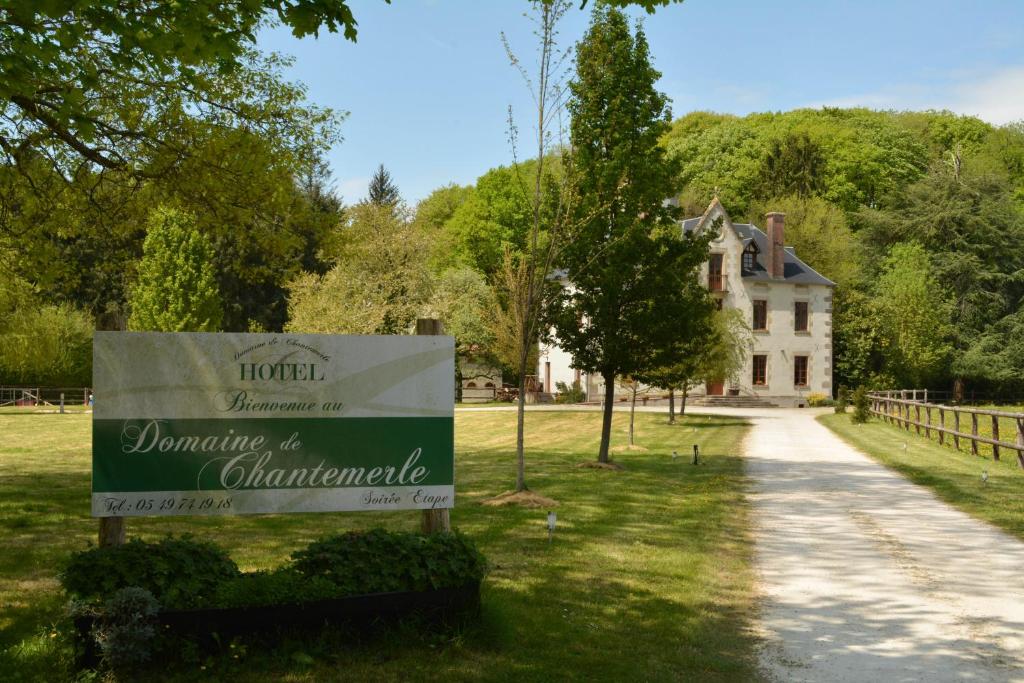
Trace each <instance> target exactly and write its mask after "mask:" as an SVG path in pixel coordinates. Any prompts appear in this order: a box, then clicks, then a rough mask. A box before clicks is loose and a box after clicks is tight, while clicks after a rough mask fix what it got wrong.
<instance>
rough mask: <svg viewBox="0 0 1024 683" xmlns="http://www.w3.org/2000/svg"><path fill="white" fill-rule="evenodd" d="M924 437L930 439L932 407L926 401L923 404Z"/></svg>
mask: <svg viewBox="0 0 1024 683" xmlns="http://www.w3.org/2000/svg"><path fill="white" fill-rule="evenodd" d="M924 438H926V439H928V440H929V441H931V440H932V407H931V406H930V405H928V404H927V403H925V405H924Z"/></svg>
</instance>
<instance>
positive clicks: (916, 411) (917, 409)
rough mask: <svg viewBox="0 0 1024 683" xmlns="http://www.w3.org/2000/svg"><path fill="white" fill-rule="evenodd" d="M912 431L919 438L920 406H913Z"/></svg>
mask: <svg viewBox="0 0 1024 683" xmlns="http://www.w3.org/2000/svg"><path fill="white" fill-rule="evenodd" d="M914 396H915V397H916V396H917V389H914ZM914 430H915V431H916V432H917V435H918V436H921V404H920V403H916V404H914Z"/></svg>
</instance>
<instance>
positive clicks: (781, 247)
mask: <svg viewBox="0 0 1024 683" xmlns="http://www.w3.org/2000/svg"><path fill="white" fill-rule="evenodd" d="M765 219H767V222H768V227H767V232H768V253H767V254H766V256H767V258H766V259H765V260H766V261H767V269H768V275H769V276H770V277H774V278H780V279H781V278H783V277H785V275H784V273H785V267H786V266H785V264H786V235H785V229H784V227H783V226H784V224H785V219H786V214H784V213H778V212H777V211H773V212H772V213H769V214H766V215H765Z"/></svg>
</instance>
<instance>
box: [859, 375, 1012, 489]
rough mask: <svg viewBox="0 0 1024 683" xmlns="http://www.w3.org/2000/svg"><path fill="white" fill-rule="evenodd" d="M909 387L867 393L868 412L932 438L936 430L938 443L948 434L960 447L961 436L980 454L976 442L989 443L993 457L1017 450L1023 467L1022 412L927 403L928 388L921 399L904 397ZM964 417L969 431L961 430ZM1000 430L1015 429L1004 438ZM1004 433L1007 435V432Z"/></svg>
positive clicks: (941, 443)
mask: <svg viewBox="0 0 1024 683" xmlns="http://www.w3.org/2000/svg"><path fill="white" fill-rule="evenodd" d="M911 391H913V390H905V391H883V392H875V393H871V394H869V395H868V397H869V398H870V399H871V413H872V414H874V415H877V416H879V417H881V418H882V419H883V420H885V421H887V422H889V423H890V424H895V425H896V426H898V427H902V428H903V429H905V430H906V431H908V432H909V431H910V430H911V428H913V429H914V431H915V433H916V434H918V435H921V430H924V436H925V438H927V439H931V438H932V432H935V433H936V436H937V438H938V441H939V444H940V445H945V444H946V442H947V440H948V439H947V437H952V440H953V446H954V448H956V449H957V450H960V441H961V440H964V441H966V442H968V444H970V449H971V453H973V454H974V455H979V454H980V453H979V448H978V445H979V444H984V445H987V446H989V447H990V448H991V450H992V458H993V459H995V460H999V456H1000V454H1001V453H1002V451H1003V450H1006V451H1016V453H1017V464H1018V465H1019V466H1020V467H1021V468H1022V469H1024V413H1012V412H1007V411H1004V410H989V409H986V408H964V407H961V406H950V405H946V404H940V403H928V401H927V396H928V394H927V392H924V393H923V396H922V398H923V400H920V401H918V400H913V399H908V398H905V397H906V396H907V395H908V394H910V392H911ZM912 395H913V396H914V398H916V397H917V395H918V393H917V392H916V391H914V392H913V394H912ZM897 396H899V398H897ZM922 411H923V419H922ZM933 412H934V413H935V414H936V416H937V417H938V422H935V421H933V420H932V415H933ZM947 414H949V415H950V416H951V417H952V421H953V424H952V428H950V427H947V426H946V415H947ZM963 419H966V421H967V422H969V424H970V431H969V432H967V431H964V428H962V426H961V423H962V421H963ZM1001 422H1002V423H1006V426H1007V428H1008V429H1006V430H1003V429H1002V427H1001ZM983 423H984V427H985V428H987V429H988V428H990V429H989V434H982V433H981V428H982V425H983ZM1001 431H1002V432H1006V431H1010V432H1014V433H1015V435H1014V437H1011V438H1014V441H1012V442H1011V441H1006V440H1004V438H1003V436H1002V435H1001V434H1000V432H1001ZM1006 436H1007V437H1010V434H1007V435H1006Z"/></svg>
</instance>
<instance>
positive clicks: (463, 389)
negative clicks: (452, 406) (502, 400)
mask: <svg viewBox="0 0 1024 683" xmlns="http://www.w3.org/2000/svg"><path fill="white" fill-rule="evenodd" d="M458 362H459V387H458V393H459V396H458V400H459V401H461V402H462V403H487V402H488V401H493V400H494V399H495V398H496V397H497V395H498V390H499V389H501V368H500V367H498V366H496V365H494V364H492V363H488V362H486V361H483V360H479V359H471V358H461V357H460V358H459V360H458Z"/></svg>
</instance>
